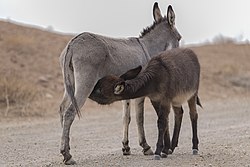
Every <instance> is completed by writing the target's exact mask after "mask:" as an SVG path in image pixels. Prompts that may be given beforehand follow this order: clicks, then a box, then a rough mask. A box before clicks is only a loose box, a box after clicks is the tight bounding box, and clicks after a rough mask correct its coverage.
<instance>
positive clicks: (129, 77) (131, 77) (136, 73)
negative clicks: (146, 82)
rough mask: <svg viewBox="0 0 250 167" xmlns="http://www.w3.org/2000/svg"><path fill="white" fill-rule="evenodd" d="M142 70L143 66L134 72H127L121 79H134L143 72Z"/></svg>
mask: <svg viewBox="0 0 250 167" xmlns="http://www.w3.org/2000/svg"><path fill="white" fill-rule="evenodd" d="M141 69H142V66H138V67H136V68H134V69H132V70H129V71H127V72H126V73H125V74H122V75H121V76H120V78H122V79H124V80H131V79H134V78H135V77H136V76H137V75H138V74H139V73H140V72H141Z"/></svg>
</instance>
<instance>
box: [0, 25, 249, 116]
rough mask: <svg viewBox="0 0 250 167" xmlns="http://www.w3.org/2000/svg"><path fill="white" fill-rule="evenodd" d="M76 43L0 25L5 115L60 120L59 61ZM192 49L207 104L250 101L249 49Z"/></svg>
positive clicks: (0, 107)
mask: <svg viewBox="0 0 250 167" xmlns="http://www.w3.org/2000/svg"><path fill="white" fill-rule="evenodd" d="M71 37H72V36H69V35H60V34H54V33H50V32H47V31H43V30H39V29H35V28H28V27H24V26H20V25H15V24H12V23H8V22H3V21H0V48H1V50H0V59H1V61H0V92H1V94H0V115H5V114H8V115H9V116H13V115H15V116H16V115H20V114H21V115H43V116H44V115H51V114H52V115H55V113H56V111H57V108H58V104H59V102H60V100H61V98H62V94H63V79H62V75H61V70H60V67H59V61H58V58H59V55H60V52H61V51H62V49H63V48H64V47H65V45H66V44H67V42H68V41H69V40H70V38H71ZM193 49H194V50H195V52H196V53H197V54H198V56H199V59H200V63H201V68H202V76H201V86H200V88H201V89H200V97H201V99H202V100H203V101H204V100H211V99H214V100H216V99H221V98H246V97H248V98H249V91H250V45H235V44H224V45H209V46H200V47H193ZM6 100H8V101H9V109H8V113H7V112H6ZM94 104H95V103H94V102H88V106H89V105H91V106H94Z"/></svg>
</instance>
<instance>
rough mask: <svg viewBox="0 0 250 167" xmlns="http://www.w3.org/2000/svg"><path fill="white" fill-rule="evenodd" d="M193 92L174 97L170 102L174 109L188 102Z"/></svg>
mask: <svg viewBox="0 0 250 167" xmlns="http://www.w3.org/2000/svg"><path fill="white" fill-rule="evenodd" d="M194 93H195V91H190V92H184V93H180V94H178V95H176V96H175V97H174V98H173V100H172V105H173V106H175V107H180V106H181V105H182V104H183V103H184V102H186V101H188V100H189V99H190V98H191V97H192V96H193V95H194Z"/></svg>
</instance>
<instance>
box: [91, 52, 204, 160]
mask: <svg viewBox="0 0 250 167" xmlns="http://www.w3.org/2000/svg"><path fill="white" fill-rule="evenodd" d="M141 69H142V67H141V66H139V67H137V68H135V69H132V70H129V71H128V72H126V73H125V74H123V75H121V76H120V77H117V76H113V75H109V76H106V77H103V78H102V79H100V80H99V81H98V83H97V84H96V86H95V88H94V90H93V92H92V93H93V94H94V95H95V98H96V99H95V101H97V102H98V103H100V104H110V103H112V102H114V101H118V100H125V99H133V98H138V97H143V96H147V97H149V98H150V100H151V103H152V105H153V107H154V109H155V111H156V113H157V116H158V121H157V125H158V140H157V144H156V151H155V156H154V159H160V156H162V157H166V156H167V154H171V153H172V152H173V151H174V149H175V147H177V145H178V138H179V132H180V128H181V122H182V116H183V108H182V104H183V103H184V102H185V101H188V105H189V110H190V111H189V114H190V119H191V122H192V130H193V138H192V142H193V147H192V148H193V154H197V153H198V143H199V140H198V136H197V119H198V114H197V110H196V104H198V105H200V106H201V104H200V101H199V98H198V88H199V79H200V64H199V61H198V59H197V56H196V54H195V53H194V52H193V51H192V50H190V49H180V48H177V49H172V50H169V51H165V52H162V53H160V54H159V55H158V56H156V57H154V58H152V59H151V60H150V61H149V63H148V64H147V66H146V67H145V69H144V70H143V71H142V72H140V71H141ZM171 106H172V108H173V110H174V114H175V125H174V132H173V138H172V142H170V134H169V122H168V115H169V112H170V108H171Z"/></svg>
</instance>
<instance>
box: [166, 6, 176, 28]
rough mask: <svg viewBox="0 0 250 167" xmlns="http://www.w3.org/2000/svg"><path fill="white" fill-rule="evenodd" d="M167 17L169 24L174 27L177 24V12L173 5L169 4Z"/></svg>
mask: <svg viewBox="0 0 250 167" xmlns="http://www.w3.org/2000/svg"><path fill="white" fill-rule="evenodd" d="M167 19H168V23H169V25H170V26H171V27H173V26H174V25H175V14H174V10H173V8H172V6H171V5H169V6H168V11H167Z"/></svg>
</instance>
